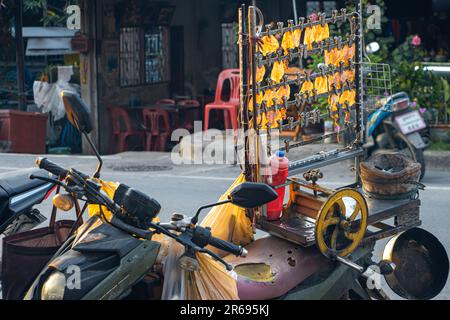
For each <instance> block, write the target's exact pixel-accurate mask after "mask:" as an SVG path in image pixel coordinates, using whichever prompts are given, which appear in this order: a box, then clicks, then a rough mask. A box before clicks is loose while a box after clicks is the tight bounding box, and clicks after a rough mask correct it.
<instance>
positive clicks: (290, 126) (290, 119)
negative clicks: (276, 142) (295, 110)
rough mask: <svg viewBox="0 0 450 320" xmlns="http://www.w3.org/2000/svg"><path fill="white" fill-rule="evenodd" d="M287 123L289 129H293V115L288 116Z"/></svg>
mask: <svg viewBox="0 0 450 320" xmlns="http://www.w3.org/2000/svg"><path fill="white" fill-rule="evenodd" d="M288 123H289V130H291V131H292V130H293V129H294V118H293V117H289V118H288Z"/></svg>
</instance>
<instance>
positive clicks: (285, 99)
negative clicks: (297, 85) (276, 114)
mask: <svg viewBox="0 0 450 320" xmlns="http://www.w3.org/2000/svg"><path fill="white" fill-rule="evenodd" d="M282 99H283V107H284V108H285V109H287V108H288V104H287V101H288V99H289V97H283V98H282Z"/></svg>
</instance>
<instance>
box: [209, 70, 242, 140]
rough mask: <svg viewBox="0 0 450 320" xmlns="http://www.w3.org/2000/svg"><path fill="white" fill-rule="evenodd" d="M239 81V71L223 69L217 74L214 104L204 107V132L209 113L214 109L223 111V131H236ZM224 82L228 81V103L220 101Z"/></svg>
mask: <svg viewBox="0 0 450 320" xmlns="http://www.w3.org/2000/svg"><path fill="white" fill-rule="evenodd" d="M239 80H240V78H239V69H225V70H223V71H222V72H221V73H220V74H219V77H218V79H217V87H216V95H215V98H214V102H212V103H209V104H207V105H206V106H205V125H204V130H205V131H206V130H208V128H209V113H210V111H211V110H215V109H217V110H223V118H224V122H225V129H230V128H232V129H234V130H236V129H238V121H237V113H238V107H239V104H240V103H239ZM225 81H230V99H229V100H228V101H223V100H222V90H223V85H224V83H225Z"/></svg>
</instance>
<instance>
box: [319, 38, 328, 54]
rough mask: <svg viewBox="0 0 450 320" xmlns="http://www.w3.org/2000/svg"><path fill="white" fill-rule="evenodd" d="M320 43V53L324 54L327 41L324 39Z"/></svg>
mask: <svg viewBox="0 0 450 320" xmlns="http://www.w3.org/2000/svg"><path fill="white" fill-rule="evenodd" d="M318 45H319V46H318V48H319V52H320V55H323V51H324V50H325V46H326V42H325V41H324V40H322V41H320V42H319V43H318Z"/></svg>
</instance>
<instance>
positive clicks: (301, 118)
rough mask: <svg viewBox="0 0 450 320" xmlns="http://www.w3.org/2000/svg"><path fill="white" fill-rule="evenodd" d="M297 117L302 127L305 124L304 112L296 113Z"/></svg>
mask: <svg viewBox="0 0 450 320" xmlns="http://www.w3.org/2000/svg"><path fill="white" fill-rule="evenodd" d="M298 119H299V120H300V126H301V127H304V126H305V113H304V112H302V113H300V112H299V113H298Z"/></svg>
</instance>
